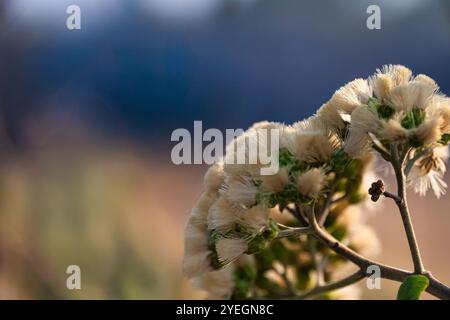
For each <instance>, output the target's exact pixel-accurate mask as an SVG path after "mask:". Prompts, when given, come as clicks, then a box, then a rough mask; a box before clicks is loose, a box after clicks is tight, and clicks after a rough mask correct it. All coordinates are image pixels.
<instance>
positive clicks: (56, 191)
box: [0, 150, 200, 299]
mask: <svg viewBox="0 0 450 320" xmlns="http://www.w3.org/2000/svg"><path fill="white" fill-rule="evenodd" d="M168 170H170V168H168V167H166V168H164V167H160V166H159V165H158V164H157V163H154V162H153V163H152V161H147V160H146V159H145V157H142V158H139V157H138V156H136V155H134V156H131V155H130V153H128V154H127V153H126V152H120V151H108V150H101V151H100V150H83V151H82V152H80V151H79V150H78V151H77V152H73V151H71V152H62V151H61V150H60V151H58V152H57V151H54V150H53V151H52V150H46V151H42V150H41V151H39V150H37V151H34V152H27V154H23V155H21V156H14V157H10V158H8V159H7V160H4V161H3V163H2V166H1V180H0V182H1V189H0V195H1V198H0V236H1V238H0V239H1V240H0V255H1V258H0V298H100V299H104V298H117V299H130V298H136V299H142V298H149V299H151V298H162V299H165V298H187V297H193V295H192V292H191V291H190V289H189V286H188V285H187V282H185V281H183V280H182V277H181V272H180V261H181V256H182V237H183V232H182V231H183V230H182V226H183V223H184V221H183V220H184V216H182V215H180V214H179V213H180V211H181V210H180V211H178V212H170V211H168V209H167V207H165V203H168V202H170V201H176V198H177V192H179V190H170V188H167V185H166V183H167V181H166V180H167V178H168V177H167V176H170V174H169V173H168V172H167V171H168ZM166 175H167V176H166ZM178 179H179V180H180V181H183V179H182V177H178ZM170 183H177V182H176V181H174V180H172V182H170ZM199 183H200V181H199ZM71 264H76V265H79V266H80V268H81V276H82V277H81V279H82V290H73V291H71V290H68V289H66V286H65V283H66V278H67V276H68V275H67V274H66V273H65V270H66V268H67V266H68V265H71Z"/></svg>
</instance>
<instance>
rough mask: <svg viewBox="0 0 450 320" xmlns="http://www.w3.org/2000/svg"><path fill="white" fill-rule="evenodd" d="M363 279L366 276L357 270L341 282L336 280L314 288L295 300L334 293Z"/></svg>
mask: <svg viewBox="0 0 450 320" xmlns="http://www.w3.org/2000/svg"><path fill="white" fill-rule="evenodd" d="M365 277H366V275H365V274H364V272H362V271H361V270H358V271H357V272H355V273H354V274H352V275H350V276H348V277H345V278H343V279H341V280H338V281H336V282H333V283H330V284H326V285H322V286H318V287H315V288H313V289H311V290H310V291H307V292H305V293H303V294H300V295H297V296H296V298H297V299H307V298H312V297H314V296H317V295H320V294H322V293H326V292H329V291H334V290H337V289H341V288H344V287H347V286H349V285H352V284H354V283H356V282H358V281H360V280H362V279H364V278H365Z"/></svg>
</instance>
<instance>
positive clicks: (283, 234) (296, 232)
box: [277, 227, 313, 239]
mask: <svg viewBox="0 0 450 320" xmlns="http://www.w3.org/2000/svg"><path fill="white" fill-rule="evenodd" d="M312 232H313V230H312V229H311V228H310V227H301V228H290V229H287V230H281V231H280V232H278V236H277V239H281V238H287V237H299V236H301V235H302V234H311V233H312Z"/></svg>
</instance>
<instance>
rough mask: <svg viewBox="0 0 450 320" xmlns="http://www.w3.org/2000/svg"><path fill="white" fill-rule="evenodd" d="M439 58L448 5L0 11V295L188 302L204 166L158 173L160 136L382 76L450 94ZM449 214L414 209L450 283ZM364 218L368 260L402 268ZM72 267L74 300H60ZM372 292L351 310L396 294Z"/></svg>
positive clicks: (162, 166)
mask: <svg viewBox="0 0 450 320" xmlns="http://www.w3.org/2000/svg"><path fill="white" fill-rule="evenodd" d="M71 4H77V5H78V6H80V8H81V27H82V29H81V30H68V29H67V28H66V19H67V17H68V16H69V15H68V14H67V13H66V9H67V7H68V6H69V5H71ZM370 4H377V5H379V6H380V8H381V30H368V29H367V27H366V19H367V17H368V16H369V15H368V14H367V13H366V9H367V7H368V6H369V5H370ZM449 55H450V3H449V2H448V1H446V0H427V1H425V0H421V1H420V0H397V1H395V2H394V1H389V0H384V1H381V0H380V1H375V0H372V1H365V0H321V1H297V0H276V1H274V0H94V1H93V0H70V1H66V0H39V1H38V0H0V148H1V154H0V298H2V299H15V298H25V299H52V298H56V299H63V298H64V299H78V298H87V299H156V298H158V299H184V298H198V297H201V295H199V294H198V293H196V292H194V291H193V290H192V288H191V287H190V284H189V282H188V281H186V280H185V279H183V277H182V275H181V271H180V269H181V258H182V253H183V242H182V241H183V225H184V222H185V221H186V219H187V217H188V215H189V213H190V209H191V207H192V206H193V204H194V202H195V201H196V199H197V197H198V196H199V194H200V192H201V189H202V175H203V174H204V172H205V170H206V167H205V166H202V165H181V166H176V165H174V164H172V162H171V159H170V150H171V148H172V147H173V145H174V142H171V141H170V135H171V133H172V131H173V130H175V129H176V128H186V129H188V130H190V131H192V130H193V121H194V120H202V121H203V126H204V128H218V129H221V130H224V129H225V128H247V127H248V126H249V125H251V124H252V123H253V122H255V121H260V120H272V121H281V122H286V123H292V122H295V121H298V120H300V119H302V118H305V117H307V116H309V115H311V114H312V113H313V112H314V111H315V110H316V109H317V108H318V107H319V106H320V105H321V104H322V103H323V102H325V101H327V100H328V99H329V97H330V96H331V95H332V94H333V92H334V91H335V90H336V89H338V88H339V87H340V86H342V85H343V84H345V83H346V82H348V81H350V80H353V79H354V78H356V77H366V76H368V75H370V74H371V73H373V72H374V71H375V69H376V68H378V67H380V66H381V65H383V64H388V63H400V64H404V65H406V66H408V67H410V68H412V69H413V71H414V72H415V73H425V74H427V75H429V76H431V77H432V78H434V79H435V80H436V81H437V82H438V83H439V85H440V86H441V89H442V91H443V92H444V93H447V94H450V72H449V71H450V70H449V64H448V61H449ZM447 180H448V179H447ZM449 204H450V198H449V196H445V197H443V198H442V199H441V200H440V201H436V200H435V199H434V198H433V197H432V196H429V197H425V198H418V197H412V199H411V205H412V208H413V221H414V222H415V227H416V232H417V236H418V238H419V242H420V244H421V249H422V252H423V256H424V260H425V264H426V266H427V267H428V268H429V269H430V270H432V271H433V273H434V275H435V276H436V277H437V278H439V279H440V280H442V281H444V282H446V283H447V284H448V283H450V272H448V271H449V270H448V267H449V266H450V252H449V250H448V243H449V235H448V230H449V228H450V212H448V205H449ZM369 219H370V222H371V224H373V225H374V226H375V228H376V229H377V230H378V231H379V235H380V238H381V240H382V244H383V254H382V256H381V257H380V258H379V260H381V261H383V262H385V263H389V264H393V265H396V266H398V267H403V268H409V269H410V268H411V263H410V257H409V253H408V250H407V243H406V239H405V236H404V233H403V230H402V226H401V220H400V217H399V215H398V213H397V212H396V210H395V209H394V207H393V205H392V204H391V203H384V204H382V205H381V207H380V208H379V210H378V212H377V213H376V214H373V215H371V216H370V218H369ZM71 264H76V265H79V266H80V268H81V279H82V290H72V291H71V290H67V289H66V278H67V276H68V275H67V274H66V273H65V271H66V268H67V266H68V265H71ZM382 288H383V290H372V291H369V290H365V291H364V295H363V297H364V298H367V299H383V298H384V299H386V298H387V299H392V298H395V293H396V290H397V288H398V284H396V283H393V282H390V281H383V283H382Z"/></svg>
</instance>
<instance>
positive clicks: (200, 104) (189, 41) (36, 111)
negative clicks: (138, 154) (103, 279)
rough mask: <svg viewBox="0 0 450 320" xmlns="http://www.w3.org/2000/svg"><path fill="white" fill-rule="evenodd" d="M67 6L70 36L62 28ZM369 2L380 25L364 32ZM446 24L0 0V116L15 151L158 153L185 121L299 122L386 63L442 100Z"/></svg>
mask: <svg viewBox="0 0 450 320" xmlns="http://www.w3.org/2000/svg"><path fill="white" fill-rule="evenodd" d="M69 4H78V5H79V6H80V7H81V10H82V30H80V31H69V30H67V29H66V28H65V20H66V18H67V16H68V15H67V14H66V12H65V11H66V8H67V6H68V5H69ZM369 4H378V5H379V6H380V7H381V19H382V20H381V27H382V28H381V30H368V29H367V28H366V19H367V17H368V14H366V9H367V6H368V5H369ZM449 21H450V5H449V2H448V1H445V0H427V1H425V0H422V1H419V0H397V1H388V0H385V1H365V0H320V1H297V0H277V1H273V0H272V1H271V0H127V1H125V0H122V1H121V0H96V1H89V0H78V1H76V0H71V1H66V0H39V1H37V0H2V1H1V2H0V105H1V109H2V118H3V122H4V124H5V127H6V132H7V133H6V134H7V135H8V137H9V139H10V140H12V141H14V143H16V144H18V145H21V144H27V143H29V140H30V136H31V137H33V136H34V135H35V133H36V132H38V133H39V132H41V133H42V134H43V135H45V137H44V138H43V139H41V140H43V141H44V143H45V141H46V140H48V141H51V140H52V139H53V138H55V137H58V136H60V135H61V134H62V132H64V133H65V134H67V132H70V130H75V129H74V128H77V127H78V125H79V124H81V126H86V127H89V128H93V129H95V130H96V131H97V132H99V133H100V134H101V135H103V136H104V137H106V138H107V139H111V140H113V139H117V138H124V137H126V138H131V139H136V140H137V141H146V142H149V143H156V142H159V144H163V145H164V144H167V145H170V144H171V142H170V133H171V132H172V131H173V130H174V129H176V128H179V127H184V128H192V126H193V121H194V120H203V121H204V126H205V127H216V128H221V129H224V128H239V127H243V128H245V127H247V126H249V125H250V124H251V123H252V122H254V121H258V120H266V119H267V120H276V121H283V122H288V123H290V122H294V121H297V120H299V119H302V118H304V117H306V116H308V115H310V114H312V113H313V112H314V111H315V110H316V109H317V108H318V107H319V106H320V105H321V104H322V103H323V102H325V101H326V100H327V99H328V98H329V97H330V96H331V94H332V93H333V92H334V91H335V90H336V89H338V88H339V87H340V86H342V85H343V84H345V83H346V82H348V81H350V80H352V79H354V78H356V77H366V76H368V75H370V74H371V73H372V72H374V70H375V69H376V68H377V67H380V66H381V65H383V64H388V63H401V64H405V65H406V66H408V67H410V68H412V69H413V71H414V72H415V73H426V74H428V75H430V76H431V77H433V78H435V79H436V80H437V81H438V83H439V84H440V86H441V88H442V91H443V92H446V93H450V73H449V65H448V61H449V57H450V22H449ZM29 128H35V129H33V130H34V131H33V130H31V132H32V133H31V134H30V129H29ZM36 128H37V129H36ZM44 128H45V130H44Z"/></svg>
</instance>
